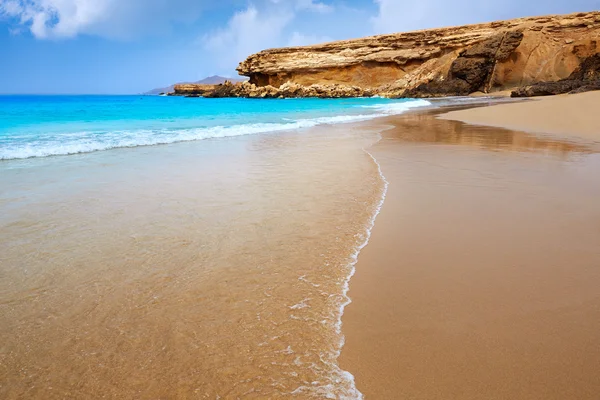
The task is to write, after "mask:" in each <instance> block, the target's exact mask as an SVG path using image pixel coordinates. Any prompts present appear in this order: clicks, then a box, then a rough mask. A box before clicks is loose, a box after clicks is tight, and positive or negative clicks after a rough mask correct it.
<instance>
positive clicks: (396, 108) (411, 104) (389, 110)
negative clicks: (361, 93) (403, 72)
mask: <svg viewBox="0 0 600 400" xmlns="http://www.w3.org/2000/svg"><path fill="white" fill-rule="evenodd" d="M428 106H431V102H429V101H427V100H422V99H417V100H408V101H403V102H399V103H387V104H385V103H384V104H374V105H368V106H360V107H362V108H370V109H374V110H378V111H379V112H380V113H382V114H384V115H393V114H402V113H404V112H406V111H408V110H410V109H412V108H418V107H428Z"/></svg>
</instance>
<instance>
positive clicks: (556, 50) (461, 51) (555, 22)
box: [238, 12, 600, 97]
mask: <svg viewBox="0 0 600 400" xmlns="http://www.w3.org/2000/svg"><path fill="white" fill-rule="evenodd" d="M599 43H600V12H589V13H578V14H571V15H564V16H546V17H534V18H520V19H515V20H510V21H500V22H493V23H487V24H478V25H469V26H462V27H454V28H443V29H432V30H424V31H417V32H408V33H399V34H392V35H381V36H373V37H367V38H363V39H356V40H345V41H339V42H332V43H326V44H321V45H315V46H307V47H291V48H282V49H272V50H265V51H262V52H260V53H257V54H254V55H252V56H250V57H248V59H246V60H245V61H243V62H242V63H240V65H239V67H238V72H239V73H240V74H241V75H246V76H248V77H250V84H254V85H256V88H257V89H253V90H251V91H250V93H259V92H260V93H261V95H262V89H258V88H262V87H265V88H267V87H272V88H274V89H275V90H278V91H279V92H278V93H277V94H275V92H274V91H273V89H268V90H267V89H265V90H264V92H265V96H271V95H272V96H276V97H279V96H284V97H294V96H295V97H300V96H306V95H313V94H315V95H317V96H324V95H323V93H327V94H331V95H336V96H337V95H338V94H340V97H341V95H342V94H344V95H345V94H347V93H351V92H355V93H356V94H355V95H357V96H362V95H365V93H373V94H380V95H385V96H389V97H431V96H447V95H466V94H470V93H472V92H476V91H482V92H486V93H490V92H495V91H500V90H507V89H511V88H515V87H519V86H524V85H531V84H533V83H536V82H546V81H550V82H552V81H559V80H561V79H565V78H567V77H569V75H570V74H571V73H573V71H575V69H576V68H577V67H578V66H579V65H580V64H581V63H582V61H583V60H585V59H587V58H588V57H590V56H593V55H595V54H597V53H598V52H600V50H599V48H600V44H599ZM284 85H288V86H286V87H285V88H284V89H283V90H282V86H284ZM293 85H299V87H302V88H304V89H301V88H299V87H297V86H293ZM315 85H316V86H315ZM311 87H312V89H310V88H311ZM349 88H352V89H351V90H350V89H349ZM244 90H245V89H244ZM334 97H335V96H334Z"/></svg>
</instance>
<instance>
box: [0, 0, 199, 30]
mask: <svg viewBox="0 0 600 400" xmlns="http://www.w3.org/2000/svg"><path fill="white" fill-rule="evenodd" d="M205 4H206V2H205V1H202V0H201V1H194V0H171V1H165V0H0V16H4V17H8V18H10V19H12V20H13V21H14V22H15V23H16V24H17V25H20V26H25V27H27V28H28V29H29V30H30V31H31V33H32V34H33V35H34V36H35V37H37V38H39V39H46V38H71V37H75V36H77V35H79V34H89V35H96V36H102V37H108V38H128V37H132V36H135V35H136V34H138V33H148V32H153V31H154V32H156V31H160V30H161V29H164V28H166V27H168V26H169V24H170V23H172V22H185V21H193V20H194V19H195V18H197V17H198V16H199V15H200V12H201V10H202V9H203V5H205Z"/></svg>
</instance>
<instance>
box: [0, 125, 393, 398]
mask: <svg viewBox="0 0 600 400" xmlns="http://www.w3.org/2000/svg"><path fill="white" fill-rule="evenodd" d="M377 139H378V133H377V132H376V131H369V129H366V128H361V129H360V130H359V129H356V128H352V127H350V126H348V125H337V126H326V127H317V128H313V129H310V130H299V131H294V132H284V133H278V134H270V135H251V136H240V137H233V138H225V139H217V140H204V141H199V142H189V143H178V144H170V145H165V146H151V147H138V148H134V149H116V150H110V151H103V152H94V153H89V154H82V155H73V156H65V157H47V158H35V159H28V160H12V161H4V163H3V164H2V165H1V167H2V168H3V170H2V174H1V175H0V335H1V336H2V338H3V343H2V352H1V353H0V382H2V386H1V387H0V397H2V398H5V399H16V398H89V397H100V398H102V397H106V398H124V399H129V398H152V399H156V398H211V399H215V398H237V397H242V396H243V397H244V398H285V397H293V398H294V397H295V398H357V397H359V396H360V394H359V393H358V392H357V391H356V389H355V387H354V382H353V379H352V376H351V375H349V374H348V373H346V372H344V371H342V370H340V369H339V367H338V366H337V361H336V360H337V357H338V355H339V350H340V348H341V345H342V340H343V338H342V336H341V332H340V330H339V328H340V326H339V324H340V317H341V312H342V307H343V305H344V304H345V303H346V302H347V300H348V299H347V297H346V296H345V290H346V289H347V286H346V285H347V280H348V279H349V276H350V275H351V273H352V270H353V266H352V263H353V262H354V261H355V258H354V257H355V255H356V251H357V248H358V247H359V246H360V245H362V244H364V242H365V240H366V239H367V235H368V229H369V228H370V226H371V223H372V219H373V217H374V215H375V213H376V212H377V208H378V206H379V204H380V201H381V198H382V195H383V191H384V189H385V187H384V181H383V180H382V177H381V175H380V173H379V171H378V166H377V164H376V163H375V162H374V160H373V159H372V158H371V157H370V155H369V154H368V153H367V152H365V151H364V148H366V147H368V146H369V145H370V144H372V143H373V142H374V141H376V140H377Z"/></svg>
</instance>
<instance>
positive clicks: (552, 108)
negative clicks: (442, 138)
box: [440, 91, 600, 143]
mask: <svg viewBox="0 0 600 400" xmlns="http://www.w3.org/2000/svg"><path fill="white" fill-rule="evenodd" d="M599 110H600V91H593V92H587V93H579V94H572V95H569V94H566V95H560V96H549V97H539V98H535V99H532V100H527V101H519V102H517V103H512V104H499V105H495V106H492V107H482V108H475V109H468V110H459V111H453V112H449V113H447V114H445V115H442V116H440V118H444V119H449V120H458V121H463V122H467V123H470V124H474V125H487V126H497V127H503V128H508V129H516V130H520V131H526V132H533V133H542V134H553V135H558V136H563V137H570V138H575V137H577V138H581V139H582V140H587V141H594V142H597V143H600V111H599Z"/></svg>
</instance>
